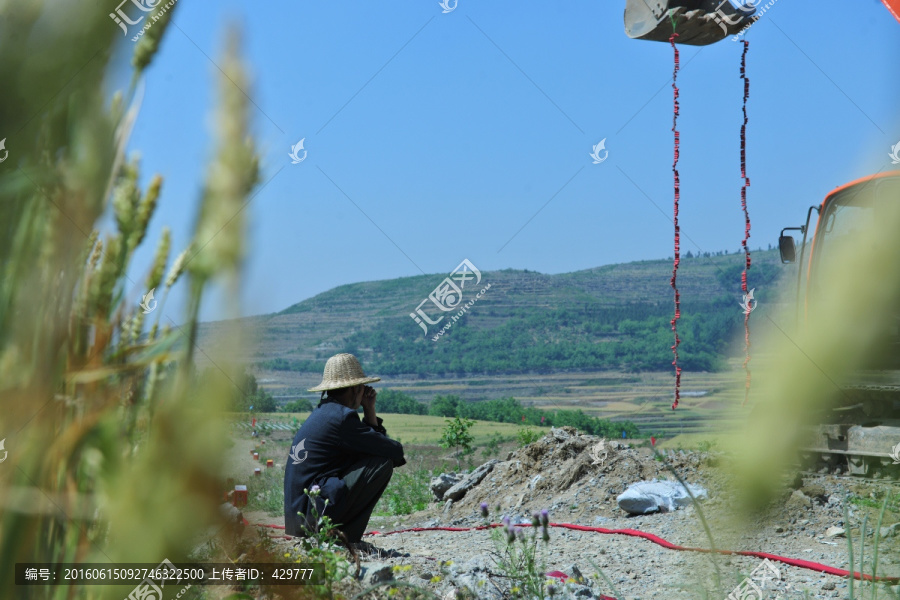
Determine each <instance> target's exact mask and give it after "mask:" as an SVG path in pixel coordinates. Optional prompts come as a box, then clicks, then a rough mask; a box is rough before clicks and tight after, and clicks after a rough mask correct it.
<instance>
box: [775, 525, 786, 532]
mask: <svg viewBox="0 0 900 600" xmlns="http://www.w3.org/2000/svg"><path fill="white" fill-rule="evenodd" d="M783 532H784V527H780V526H779V527H776V528H775V533H783Z"/></svg>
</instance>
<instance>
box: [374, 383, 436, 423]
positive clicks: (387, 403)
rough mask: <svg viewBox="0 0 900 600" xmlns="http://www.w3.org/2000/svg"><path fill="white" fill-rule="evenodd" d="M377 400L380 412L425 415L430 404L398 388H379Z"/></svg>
mask: <svg viewBox="0 0 900 600" xmlns="http://www.w3.org/2000/svg"><path fill="white" fill-rule="evenodd" d="M375 402H376V407H377V409H378V412H380V413H395V414H401V415H424V414H427V413H428V406H427V405H426V404H423V403H422V402H419V401H418V400H416V399H415V398H413V397H412V396H410V395H409V394H404V393H403V392H398V391H397V390H390V389H384V390H379V391H378V398H377V400H376V401H375ZM447 416H449V415H447Z"/></svg>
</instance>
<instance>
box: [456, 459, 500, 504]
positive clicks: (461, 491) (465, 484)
mask: <svg viewBox="0 0 900 600" xmlns="http://www.w3.org/2000/svg"><path fill="white" fill-rule="evenodd" d="M499 462H500V461H499V460H497V459H496V458H494V459H491V460H489V461H487V462H486V463H484V464H483V465H481V466H480V467H478V468H477V469H475V470H474V471H472V472H471V473H469V474H468V475H466V476H465V477H464V478H463V479H462V480H461V481H460V482H459V483H457V484H455V485H454V486H453V487H451V488H450V489H448V490H447V491H446V492H444V495H443V498H449V499H450V500H459V499H460V498H462V497H463V496H465V495H466V492H468V491H469V490H471V489H472V488H473V487H475V486H476V485H478V484H479V483H481V480H482V479H484V478H485V477H486V476H487V474H488V473H490V472H491V471H492V470H493V468H494V466H496V465H497V464H498V463H499Z"/></svg>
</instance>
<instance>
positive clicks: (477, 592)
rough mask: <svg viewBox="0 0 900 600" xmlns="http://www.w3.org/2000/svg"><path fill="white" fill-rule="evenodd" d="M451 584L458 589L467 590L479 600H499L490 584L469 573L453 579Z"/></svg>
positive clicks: (497, 593)
mask: <svg viewBox="0 0 900 600" xmlns="http://www.w3.org/2000/svg"><path fill="white" fill-rule="evenodd" d="M453 582H454V583H455V584H456V585H457V586H458V587H460V588H465V589H468V590H469V591H471V592H472V594H473V595H474V597H475V598H478V599H479V600H482V599H483V600H500V598H501V595H500V592H499V591H498V590H497V588H495V587H494V586H493V585H491V584H490V582H489V581H487V579H485V577H483V576H482V577H478V576H475V575H471V574H469V573H463V574H461V575H457V576H455V577H454V578H453Z"/></svg>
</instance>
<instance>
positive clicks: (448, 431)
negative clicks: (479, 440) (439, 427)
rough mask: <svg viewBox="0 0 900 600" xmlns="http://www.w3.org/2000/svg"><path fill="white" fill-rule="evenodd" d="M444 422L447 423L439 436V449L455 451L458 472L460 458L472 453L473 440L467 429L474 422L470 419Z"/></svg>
mask: <svg viewBox="0 0 900 600" xmlns="http://www.w3.org/2000/svg"><path fill="white" fill-rule="evenodd" d="M445 421H446V422H447V427H445V428H444V432H443V433H442V434H441V447H442V448H448V449H449V448H455V449H456V452H455V454H456V470H457V471H459V458H460V456H465V455H466V454H471V453H472V451H473V448H472V442H473V441H474V440H475V438H474V437H472V434H471V433H469V428H470V427H472V425H474V424H475V421H473V420H472V419H461V418H460V417H456V418H453V419H445Z"/></svg>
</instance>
